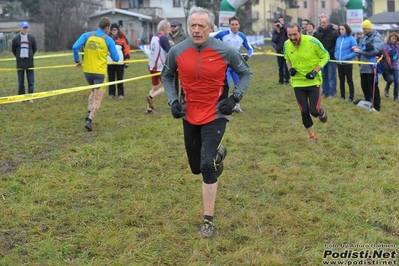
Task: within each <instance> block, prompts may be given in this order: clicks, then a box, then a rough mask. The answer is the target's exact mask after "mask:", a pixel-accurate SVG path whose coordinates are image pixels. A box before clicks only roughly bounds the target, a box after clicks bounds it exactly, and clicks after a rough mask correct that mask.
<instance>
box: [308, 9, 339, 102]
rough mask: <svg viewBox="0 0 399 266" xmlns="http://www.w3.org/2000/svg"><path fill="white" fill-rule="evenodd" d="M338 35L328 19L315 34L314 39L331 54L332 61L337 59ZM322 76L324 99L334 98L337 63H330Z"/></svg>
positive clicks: (322, 20)
mask: <svg viewBox="0 0 399 266" xmlns="http://www.w3.org/2000/svg"><path fill="white" fill-rule="evenodd" d="M338 35H339V34H338V32H337V31H336V30H335V29H334V28H333V26H332V25H331V24H330V22H329V21H328V19H327V18H326V17H323V18H321V19H320V27H319V28H318V29H317V31H316V32H315V35H314V37H316V38H317V39H319V41H320V42H321V43H322V44H323V46H324V48H326V50H327V51H328V53H329V54H330V59H335V58H334V51H335V43H336V42H337V38H338ZM322 76H323V84H322V87H323V97H328V98H332V97H334V95H335V93H336V87H337V74H336V63H335V62H331V61H330V62H328V63H327V65H325V66H324V68H323V70H322Z"/></svg>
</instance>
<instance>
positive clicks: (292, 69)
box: [288, 67, 298, 77]
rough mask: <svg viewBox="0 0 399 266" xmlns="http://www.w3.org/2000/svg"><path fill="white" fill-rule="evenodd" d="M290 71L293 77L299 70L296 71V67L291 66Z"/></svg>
mask: <svg viewBox="0 0 399 266" xmlns="http://www.w3.org/2000/svg"><path fill="white" fill-rule="evenodd" d="M288 72H290V76H291V77H293V76H295V75H296V72H298V71H296V69H295V68H293V67H291V68H290V69H288Z"/></svg>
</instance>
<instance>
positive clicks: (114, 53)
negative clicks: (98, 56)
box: [105, 36, 119, 62]
mask: <svg viewBox="0 0 399 266" xmlns="http://www.w3.org/2000/svg"><path fill="white" fill-rule="evenodd" d="M105 43H106V44H107V47H108V51H109V54H110V56H111V58H112V61H114V62H118V61H119V54H118V51H117V50H116V46H115V42H114V40H112V38H111V37H109V36H107V38H105Z"/></svg>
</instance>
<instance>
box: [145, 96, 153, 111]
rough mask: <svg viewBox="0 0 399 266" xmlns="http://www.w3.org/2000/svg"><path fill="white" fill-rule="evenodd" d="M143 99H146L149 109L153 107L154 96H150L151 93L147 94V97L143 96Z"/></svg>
mask: <svg viewBox="0 0 399 266" xmlns="http://www.w3.org/2000/svg"><path fill="white" fill-rule="evenodd" d="M145 100H146V101H147V103H148V106H149V107H150V108H151V109H154V98H152V96H151V95H147V97H145Z"/></svg>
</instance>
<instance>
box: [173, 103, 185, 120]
mask: <svg viewBox="0 0 399 266" xmlns="http://www.w3.org/2000/svg"><path fill="white" fill-rule="evenodd" d="M171 107H172V109H171V111H172V115H173V117H174V118H181V117H183V116H184V113H183V112H182V107H181V104H180V103H179V101H178V100H175V101H174V102H173V103H172V106H171Z"/></svg>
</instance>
